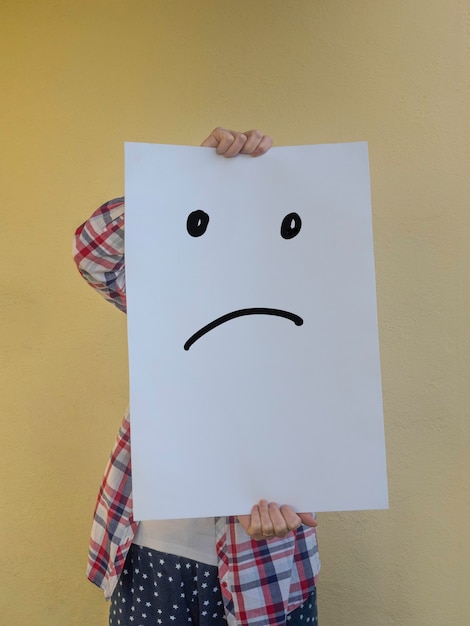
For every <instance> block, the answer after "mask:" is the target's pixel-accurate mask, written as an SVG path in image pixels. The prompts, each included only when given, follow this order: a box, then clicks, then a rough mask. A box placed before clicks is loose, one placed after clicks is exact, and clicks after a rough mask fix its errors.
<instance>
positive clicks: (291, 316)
mask: <svg viewBox="0 0 470 626" xmlns="http://www.w3.org/2000/svg"><path fill="white" fill-rule="evenodd" d="M244 315H278V316H279V317H285V318H286V319H288V320H291V321H292V322H294V324H295V325H296V326H302V324H303V323H304V321H303V319H302V318H301V317H299V316H298V315H296V314H295V313H289V311H283V310H282V309H263V308H259V309H240V310H239V311H232V312H231V313H227V314H226V315H222V317H218V318H217V319H216V320H214V321H213V322H210V324H207V325H206V326H203V327H202V328H201V329H200V330H198V331H197V332H196V333H194V335H192V337H190V338H189V339H188V341H187V342H186V343H185V344H184V349H185V350H189V348H190V347H191V346H192V345H193V343H195V342H196V341H197V340H198V339H200V338H201V337H202V336H203V335H205V334H206V333H208V332H209V331H210V330H212V329H214V328H216V327H217V326H220V325H221V324H224V323H225V322H228V321H229V320H233V319H234V318H236V317H243V316H244Z"/></svg>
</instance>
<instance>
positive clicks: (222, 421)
mask: <svg viewBox="0 0 470 626" xmlns="http://www.w3.org/2000/svg"><path fill="white" fill-rule="evenodd" d="M197 211H202V212H203V214H201V213H196V212H197ZM204 214H205V215H204ZM289 214H296V215H297V216H293V217H288V218H287V219H286V224H287V229H286V233H285V234H287V236H289V235H292V234H295V231H296V228H297V227H298V225H299V224H301V227H300V230H299V232H298V233H297V234H296V235H295V236H291V237H290V238H283V236H281V225H282V223H283V220H285V218H286V216H288V215H289ZM298 218H300V221H299V219H298ZM188 219H189V230H190V231H192V232H191V233H190V232H188ZM207 219H208V223H207V227H206V229H205V230H204V224H205V221H207ZM204 220H205V221H204ZM202 231H204V233H203V234H200V233H201V232H202ZM195 235H197V236H195ZM126 283H127V297H128V341H129V359H130V404H131V429H132V475H133V497H134V515H135V518H136V519H140V520H143V519H172V518H186V517H204V516H213V515H214V516H215V515H236V514H242V513H248V512H249V510H250V508H251V506H252V505H253V504H254V503H256V502H257V501H258V500H259V499H260V498H267V499H268V500H274V501H276V502H279V503H287V504H291V505H292V506H294V508H296V509H297V510H299V511H312V510H316V511H335V510H352V509H379V508H386V507H387V481H386V463H385V445H384V429H383V414H382V398H381V379H380V362H379V346H378V331H377V314H376V295H375V275H374V257H373V239H372V220H371V205H370V183H369V166H368V154H367V144H365V143H350V144H335V145H314V146H297V147H282V148H273V149H271V150H270V151H269V152H268V153H267V154H266V155H264V156H263V157H260V158H257V159H253V158H251V157H249V156H239V157H237V158H235V159H224V158H222V157H219V156H217V155H216V154H215V151H214V150H213V149H209V148H193V147H182V146H166V145H152V144H141V143H140V144H137V143H128V144H126ZM265 309H268V310H269V311H265ZM240 311H242V312H243V314H239V313H237V314H236V315H235V314H234V312H240ZM268 313H269V314H268ZM227 315H228V317H229V318H230V319H227V320H226V321H223V320H224V319H225V318H224V316H227ZM299 318H300V319H299ZM211 322H214V324H213V326H214V327H213V328H212V329H208V328H207V326H208V325H210V323H211ZM197 331H201V332H202V334H201V336H199V337H198V335H197V334H196V333H197ZM191 338H192V339H191ZM188 342H189V343H188ZM191 342H192V343H191ZM185 344H186V346H185ZM188 346H189V347H188ZM185 347H186V349H185Z"/></svg>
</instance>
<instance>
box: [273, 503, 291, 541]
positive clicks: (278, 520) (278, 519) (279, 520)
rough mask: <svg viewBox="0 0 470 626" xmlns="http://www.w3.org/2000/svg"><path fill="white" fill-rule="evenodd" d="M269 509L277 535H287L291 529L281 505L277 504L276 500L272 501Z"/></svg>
mask: <svg viewBox="0 0 470 626" xmlns="http://www.w3.org/2000/svg"><path fill="white" fill-rule="evenodd" d="M268 510H269V516H270V517H271V521H272V524H273V528H274V534H275V535H276V537H285V536H286V535H287V533H288V532H289V531H290V529H289V527H288V526H287V522H286V520H285V518H284V515H283V514H282V513H281V509H280V508H279V505H278V504H276V502H270V503H269V506H268Z"/></svg>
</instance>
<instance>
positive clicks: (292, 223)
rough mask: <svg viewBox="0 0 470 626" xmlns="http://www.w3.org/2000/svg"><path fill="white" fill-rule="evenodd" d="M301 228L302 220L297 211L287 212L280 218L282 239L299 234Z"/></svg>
mask: <svg viewBox="0 0 470 626" xmlns="http://www.w3.org/2000/svg"><path fill="white" fill-rule="evenodd" d="M301 228H302V220H301V219H300V215H299V214H298V213H289V214H288V215H286V216H285V218H284V219H283V220H282V224H281V237H283V238H284V239H292V237H295V236H296V235H298V234H299V232H300V229H301Z"/></svg>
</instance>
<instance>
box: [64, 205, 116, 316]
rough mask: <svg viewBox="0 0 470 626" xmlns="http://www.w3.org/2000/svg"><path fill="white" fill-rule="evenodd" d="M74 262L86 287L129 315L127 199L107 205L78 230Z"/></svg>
mask: <svg viewBox="0 0 470 626" xmlns="http://www.w3.org/2000/svg"><path fill="white" fill-rule="evenodd" d="M73 258H74V260H75V263H76V264H77V267H78V271H79V272H80V274H81V275H82V276H83V278H84V279H85V280H86V281H87V283H88V284H89V285H90V286H91V287H93V288H94V289H96V290H97V291H98V292H99V293H101V295H102V296H103V297H104V298H105V299H106V300H108V302H112V303H113V304H114V305H116V306H117V308H118V309H120V310H121V311H124V312H126V280H125V272H124V198H116V199H114V200H110V201H109V202H106V203H105V204H103V205H102V206H100V208H99V209H97V210H96V211H95V212H94V213H93V215H92V216H91V217H90V218H89V219H88V220H87V221H86V222H85V223H84V224H82V225H81V226H79V227H78V228H77V230H76V232H75V237H74V242H73Z"/></svg>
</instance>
